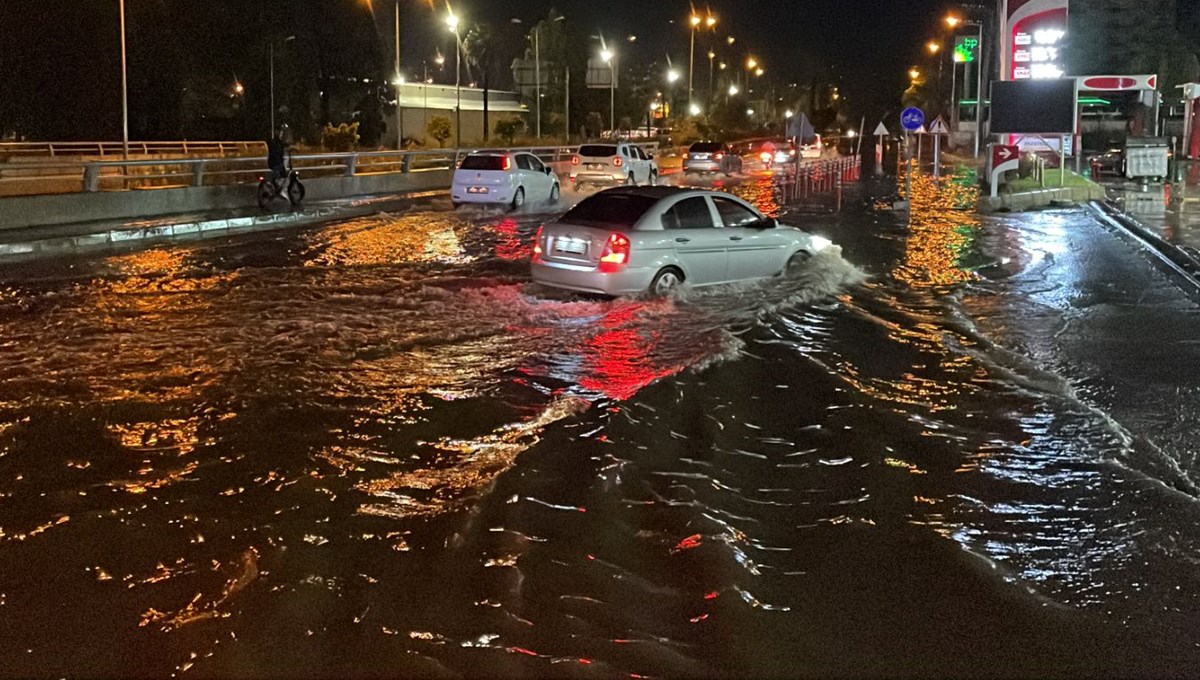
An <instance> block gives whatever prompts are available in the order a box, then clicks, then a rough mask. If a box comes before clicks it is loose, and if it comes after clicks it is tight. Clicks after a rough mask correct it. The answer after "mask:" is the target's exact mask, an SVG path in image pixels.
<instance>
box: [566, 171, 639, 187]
mask: <svg viewBox="0 0 1200 680" xmlns="http://www.w3.org/2000/svg"><path fill="white" fill-rule="evenodd" d="M628 178H629V171H627V170H617V169H614V170H612V171H610V172H602V171H599V170H584V171H579V172H572V173H571V181H572V182H574V183H575V184H624V183H625V181H626V180H627V179H628Z"/></svg>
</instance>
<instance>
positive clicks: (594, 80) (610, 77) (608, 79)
mask: <svg viewBox="0 0 1200 680" xmlns="http://www.w3.org/2000/svg"><path fill="white" fill-rule="evenodd" d="M613 59H614V60H615V59H616V57H613ZM616 66H617V62H616V61H613V62H612V64H611V65H610V64H609V63H608V62H607V61H604V60H603V59H596V58H592V59H588V69H587V86H588V87H589V88H592V89H605V90H607V89H609V88H610V87H611V88H618V87H621V76H620V71H618V70H617V68H616Z"/></svg>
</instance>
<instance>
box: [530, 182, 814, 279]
mask: <svg viewBox="0 0 1200 680" xmlns="http://www.w3.org/2000/svg"><path fill="white" fill-rule="evenodd" d="M830 245H831V243H830V242H829V240H828V239H825V238H823V237H820V236H815V235H813V234H809V233H806V232H803V231H801V230H799V229H796V228H794V227H787V226H783V225H780V224H779V223H777V222H776V221H775V220H774V219H772V218H769V217H766V216H764V215H763V214H762V213H760V212H759V211H758V210H756V209H755V208H754V207H753V206H751V205H750V204H749V203H746V202H745V201H743V200H741V199H739V198H737V197H736V196H732V195H729V194H725V193H721V192H717V191H706V190H697V189H682V188H677V187H630V188H618V189H609V190H608V191H602V192H600V193H598V194H595V195H594V196H590V197H588V198H586V199H584V200H583V201H581V202H580V203H579V205H577V206H575V207H574V208H573V209H571V210H570V211H569V212H568V213H567V214H566V215H563V216H562V217H561V218H559V219H558V220H556V221H554V222H550V223H548V224H545V225H543V226H542V227H541V228H540V229H539V230H538V234H537V238H536V240H535V243H534V252H533V264H532V273H533V280H534V281H536V282H538V283H540V284H543V285H546V286H552V287H555V288H566V289H569V290H576V291H583V292H589V293H602V294H605V295H630V294H637V293H642V292H649V293H651V294H654V295H664V294H667V293H670V292H671V291H672V290H673V289H675V288H676V287H679V286H692V287H701V286H710V285H716V284H722V283H732V282H735V281H745V280H751V279H757V278H764V277H768V276H775V275H777V274H780V273H782V272H785V271H787V270H788V269H789V268H790V267H795V266H797V265H798V264H799V263H801V262H803V261H804V260H806V259H808V258H809V257H811V256H812V255H815V254H816V253H818V252H821V251H823V250H825V249H826V248H828V247H829V246H830Z"/></svg>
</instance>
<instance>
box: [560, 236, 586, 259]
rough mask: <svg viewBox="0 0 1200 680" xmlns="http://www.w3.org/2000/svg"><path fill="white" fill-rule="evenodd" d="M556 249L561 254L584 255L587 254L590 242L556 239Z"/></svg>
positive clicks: (574, 239)
mask: <svg viewBox="0 0 1200 680" xmlns="http://www.w3.org/2000/svg"><path fill="white" fill-rule="evenodd" d="M554 249H555V250H556V251H558V252H560V253H570V254H572V255H583V254H585V253H587V249H588V242H587V241H584V240H582V239H577V238H559V239H554Z"/></svg>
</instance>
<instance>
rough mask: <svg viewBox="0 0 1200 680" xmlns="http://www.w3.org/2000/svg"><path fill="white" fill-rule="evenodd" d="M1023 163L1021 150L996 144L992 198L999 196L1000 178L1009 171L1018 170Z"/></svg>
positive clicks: (994, 148)
mask: <svg viewBox="0 0 1200 680" xmlns="http://www.w3.org/2000/svg"><path fill="white" fill-rule="evenodd" d="M1020 162H1021V150H1020V149H1018V148H1017V147H1015V146H1005V145H1003V144H996V145H994V146H992V172H991V184H992V196H996V195H997V191H998V189H999V186H1000V178H1001V177H1002V176H1003V175H1004V173H1005V172H1007V171H1009V170H1016V169H1017V167H1018V166H1019V165H1020Z"/></svg>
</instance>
